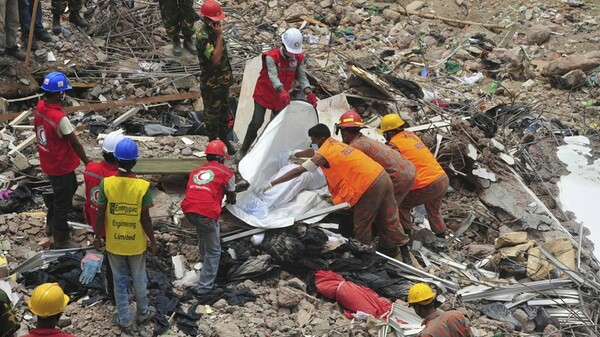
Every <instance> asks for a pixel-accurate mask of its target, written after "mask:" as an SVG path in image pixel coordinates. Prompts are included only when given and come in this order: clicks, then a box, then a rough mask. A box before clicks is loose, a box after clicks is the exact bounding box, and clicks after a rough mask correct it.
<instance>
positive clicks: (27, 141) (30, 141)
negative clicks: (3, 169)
mask: <svg viewBox="0 0 600 337" xmlns="http://www.w3.org/2000/svg"><path fill="white" fill-rule="evenodd" d="M34 142H35V134H34V135H31V136H29V138H27V139H25V140H24V141H23V142H22V143H21V144H19V145H17V146H15V148H14V149H12V150H10V151H9V152H8V155H9V156H10V155H13V154H14V153H15V152H21V150H23V149H24V148H26V147H28V146H29V145H31V144H33V143H34Z"/></svg>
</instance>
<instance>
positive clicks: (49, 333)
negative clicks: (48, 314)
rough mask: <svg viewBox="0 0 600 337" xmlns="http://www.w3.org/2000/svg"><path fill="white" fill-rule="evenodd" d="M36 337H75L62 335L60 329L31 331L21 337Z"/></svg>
mask: <svg viewBox="0 0 600 337" xmlns="http://www.w3.org/2000/svg"><path fill="white" fill-rule="evenodd" d="M38 336H46V337H75V335H71V334H68V333H63V332H62V331H60V329H33V330H31V331H29V333H28V334H26V335H24V336H21V337H38Z"/></svg>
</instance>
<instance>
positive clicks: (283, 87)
mask: <svg viewBox="0 0 600 337" xmlns="http://www.w3.org/2000/svg"><path fill="white" fill-rule="evenodd" d="M281 41H282V42H283V45H282V46H281V47H279V48H275V49H273V50H270V51H268V52H265V53H264V54H263V55H262V64H263V65H262V69H261V70H260V73H259V75H258V80H257V81H256V87H255V88H254V95H253V96H252V98H254V113H253V114H252V121H251V122H250V124H249V125H248V130H247V131H246V136H245V137H244V142H243V143H242V147H241V150H240V151H239V153H238V154H237V155H236V161H240V160H241V159H242V158H243V157H244V156H245V155H246V153H247V152H248V150H249V149H250V146H251V145H252V143H253V142H254V140H255V139H256V135H257V133H258V130H259V129H260V127H261V126H262V124H263V122H264V120H265V113H266V110H267V109H270V110H271V116H272V117H273V116H275V115H276V114H277V113H279V111H281V110H283V108H285V107H286V106H287V105H288V104H290V89H291V88H292V84H293V83H294V81H295V80H298V82H299V83H300V87H301V89H302V90H303V92H304V94H306V100H307V101H308V102H309V103H310V104H312V105H313V106H314V107H315V108H316V107H317V95H316V94H315V93H314V92H313V91H312V89H311V87H310V83H309V82H308V78H307V77H306V71H305V67H304V54H302V32H300V30H299V29H297V28H290V29H288V30H286V31H285V33H283V35H282V36H281Z"/></svg>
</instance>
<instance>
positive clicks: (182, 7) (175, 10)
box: [159, 0, 196, 37]
mask: <svg viewBox="0 0 600 337" xmlns="http://www.w3.org/2000/svg"><path fill="white" fill-rule="evenodd" d="M193 4H194V1H193V0H159V5H160V15H161V16H162V21H163V25H164V26H165V29H166V30H167V35H168V36H170V37H172V36H176V35H179V32H181V34H183V37H191V36H192V35H193V34H194V21H195V20H196V14H195V13H194V7H193Z"/></svg>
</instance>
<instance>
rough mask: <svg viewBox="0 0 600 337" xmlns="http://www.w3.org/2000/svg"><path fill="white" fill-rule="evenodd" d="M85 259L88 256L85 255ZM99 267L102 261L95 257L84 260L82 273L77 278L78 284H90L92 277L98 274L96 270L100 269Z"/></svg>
mask: <svg viewBox="0 0 600 337" xmlns="http://www.w3.org/2000/svg"><path fill="white" fill-rule="evenodd" d="M86 257H88V255H86ZM101 265H102V259H98V258H95V257H89V258H87V259H85V261H84V263H83V268H82V269H83V271H82V272H81V275H80V276H79V283H81V284H83V285H86V284H90V283H91V282H92V281H93V280H94V277H96V273H97V272H98V269H100V266H101Z"/></svg>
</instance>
